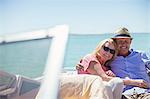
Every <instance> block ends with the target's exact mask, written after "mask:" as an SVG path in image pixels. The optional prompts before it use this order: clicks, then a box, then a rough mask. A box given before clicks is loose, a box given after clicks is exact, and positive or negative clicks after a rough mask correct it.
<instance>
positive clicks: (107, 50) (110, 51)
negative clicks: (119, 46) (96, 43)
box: [103, 46, 115, 54]
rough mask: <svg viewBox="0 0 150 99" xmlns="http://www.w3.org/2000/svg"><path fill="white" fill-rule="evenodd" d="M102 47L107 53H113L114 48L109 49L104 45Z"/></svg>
mask: <svg viewBox="0 0 150 99" xmlns="http://www.w3.org/2000/svg"><path fill="white" fill-rule="evenodd" d="M103 49H104V51H106V52H109V53H111V54H115V50H113V49H110V48H109V47H106V46H104V47H103Z"/></svg>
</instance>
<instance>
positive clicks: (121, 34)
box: [112, 27, 132, 39]
mask: <svg viewBox="0 0 150 99" xmlns="http://www.w3.org/2000/svg"><path fill="white" fill-rule="evenodd" d="M114 33H115V35H114V36H113V37H112V38H113V39H116V38H131V39H132V37H131V35H130V33H129V31H128V29H127V28H125V27H121V28H119V29H117V30H116V31H115V32H114Z"/></svg>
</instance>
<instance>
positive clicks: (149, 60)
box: [141, 52, 150, 69]
mask: <svg viewBox="0 0 150 99" xmlns="http://www.w3.org/2000/svg"><path fill="white" fill-rule="evenodd" d="M141 57H142V60H143V61H144V63H145V66H146V67H147V68H148V69H150V53H148V52H142V53H141Z"/></svg>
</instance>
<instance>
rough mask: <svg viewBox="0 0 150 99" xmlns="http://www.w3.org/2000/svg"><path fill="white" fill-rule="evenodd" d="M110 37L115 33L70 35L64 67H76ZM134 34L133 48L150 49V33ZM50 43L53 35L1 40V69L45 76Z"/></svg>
mask: <svg viewBox="0 0 150 99" xmlns="http://www.w3.org/2000/svg"><path fill="white" fill-rule="evenodd" d="M110 37H112V35H110V34H99V35H98V34H96V35H83V34H82V35H77V34H72V35H69V39H68V43H67V47H66V52H65V58H64V64H63V68H64V69H67V70H74V69H75V65H76V64H77V63H78V62H79V60H80V58H82V57H83V56H84V55H86V54H88V53H91V52H92V51H93V50H94V49H95V47H96V46H97V45H98V43H99V42H100V41H101V40H104V39H106V38H110ZM132 37H133V40H132V45H131V48H134V49H136V50H143V51H146V52H149V51H150V33H138V34H132ZM50 44H51V40H49V39H42V40H33V41H27V42H15V43H10V44H1V45H0V69H1V70H4V71H7V72H10V73H13V74H19V75H24V76H28V77H38V76H41V75H42V73H43V71H44V68H45V65H46V59H47V55H48V50H49V48H50ZM60 44H61V42H60ZM57 51H59V49H58V50H57Z"/></svg>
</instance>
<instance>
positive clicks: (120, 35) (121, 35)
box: [115, 34, 131, 37]
mask: <svg viewBox="0 0 150 99" xmlns="http://www.w3.org/2000/svg"><path fill="white" fill-rule="evenodd" d="M115 37H131V36H130V35H128V34H118V35H115Z"/></svg>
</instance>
